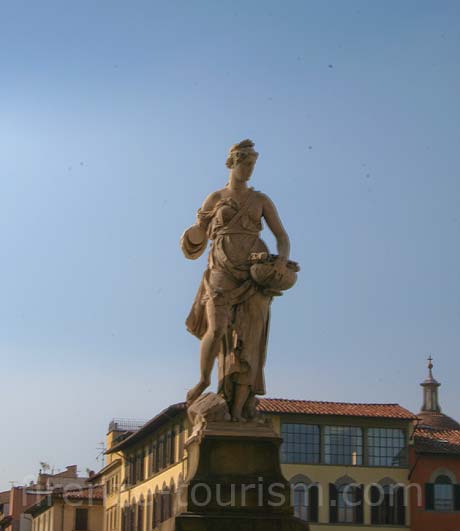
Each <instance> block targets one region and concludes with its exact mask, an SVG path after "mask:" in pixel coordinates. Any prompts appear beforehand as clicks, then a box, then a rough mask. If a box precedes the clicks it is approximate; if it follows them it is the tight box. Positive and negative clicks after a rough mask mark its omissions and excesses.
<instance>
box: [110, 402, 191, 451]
mask: <svg viewBox="0 0 460 531" xmlns="http://www.w3.org/2000/svg"><path fill="white" fill-rule="evenodd" d="M185 410H186V404H185V402H179V403H177V404H172V405H171V406H168V407H167V408H166V409H163V411H161V412H160V413H158V415H156V416H155V417H153V419H151V420H149V421H148V422H146V423H145V424H144V425H143V426H142V427H141V428H139V429H138V430H137V431H135V432H134V433H132V434H131V435H130V436H129V437H127V438H126V439H124V440H123V441H121V442H120V443H118V444H115V445H114V446H112V447H111V448H109V449H108V450H106V452H105V453H106V454H113V453H114V452H119V451H120V450H124V449H125V448H128V447H129V446H132V445H133V444H136V442H138V441H139V440H140V439H142V437H144V436H146V435H148V434H149V433H151V432H152V431H154V430H155V429H156V428H158V427H160V426H162V425H163V424H165V423H166V422H167V421H168V420H171V419H173V418H175V417H177V415H179V414H180V413H182V412H184V411H185Z"/></svg>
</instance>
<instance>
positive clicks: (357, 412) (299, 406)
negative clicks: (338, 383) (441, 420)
mask: <svg viewBox="0 0 460 531" xmlns="http://www.w3.org/2000/svg"><path fill="white" fill-rule="evenodd" d="M259 411H260V412H261V413H291V414H304V415H337V416H347V417H378V418H389V419H402V420H413V419H415V418H416V417H415V415H414V414H413V413H411V412H410V411H408V410H407V409H405V408H403V407H401V406H400V405H398V404H353V403H349V402H314V401H310V400H287V399H285V398H262V399H260V403H259Z"/></svg>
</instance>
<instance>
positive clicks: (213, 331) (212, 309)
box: [187, 299, 228, 403]
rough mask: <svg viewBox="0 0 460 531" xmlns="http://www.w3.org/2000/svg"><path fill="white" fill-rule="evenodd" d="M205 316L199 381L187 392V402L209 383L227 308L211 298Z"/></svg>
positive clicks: (224, 325) (223, 329)
mask: <svg viewBox="0 0 460 531" xmlns="http://www.w3.org/2000/svg"><path fill="white" fill-rule="evenodd" d="M206 317H207V322H208V328H207V330H206V333H205V335H204V336H203V338H202V339H201V348H200V368H201V376H200V381H199V382H198V384H197V385H195V387H193V388H192V389H190V391H189V392H188V393H187V402H189V403H192V402H194V401H195V400H196V399H197V398H198V397H199V396H200V395H201V394H202V393H203V391H204V390H205V389H206V388H207V387H209V385H210V384H211V373H212V369H213V366H214V360H215V359H216V357H217V355H218V353H219V350H220V347H221V342H222V338H223V336H224V333H225V331H226V330H227V326H228V308H227V306H225V305H218V304H217V305H216V304H215V302H214V301H213V300H212V299H209V300H208V301H207V303H206Z"/></svg>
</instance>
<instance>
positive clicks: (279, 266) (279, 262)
mask: <svg viewBox="0 0 460 531" xmlns="http://www.w3.org/2000/svg"><path fill="white" fill-rule="evenodd" d="M287 262H288V261H287V258H284V257H283V256H278V258H277V259H276V260H275V264H274V268H275V271H276V273H277V274H278V275H279V276H280V277H281V276H283V275H284V274H285V273H286V267H287Z"/></svg>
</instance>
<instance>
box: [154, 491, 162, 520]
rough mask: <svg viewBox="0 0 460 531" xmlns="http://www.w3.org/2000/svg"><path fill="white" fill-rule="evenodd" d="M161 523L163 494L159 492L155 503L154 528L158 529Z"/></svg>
mask: <svg viewBox="0 0 460 531" xmlns="http://www.w3.org/2000/svg"><path fill="white" fill-rule="evenodd" d="M160 523H161V494H160V493H159V492H158V491H157V492H156V493H155V496H154V501H153V527H154V528H155V527H158V526H159V525H160Z"/></svg>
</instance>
